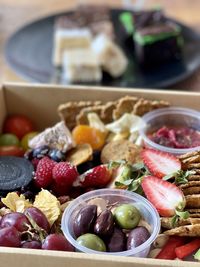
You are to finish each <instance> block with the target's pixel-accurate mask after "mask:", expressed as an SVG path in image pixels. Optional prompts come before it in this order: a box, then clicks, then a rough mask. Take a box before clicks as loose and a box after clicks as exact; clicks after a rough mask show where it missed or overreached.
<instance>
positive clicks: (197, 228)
mask: <svg viewBox="0 0 200 267" xmlns="http://www.w3.org/2000/svg"><path fill="white" fill-rule="evenodd" d="M164 234H166V235H178V236H190V237H193V236H194V237H197V236H200V224H194V225H184V226H180V227H176V228H174V229H171V230H168V231H165V232H164Z"/></svg>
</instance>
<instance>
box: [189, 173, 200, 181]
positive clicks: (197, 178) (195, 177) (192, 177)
mask: <svg viewBox="0 0 200 267" xmlns="http://www.w3.org/2000/svg"><path fill="white" fill-rule="evenodd" d="M187 179H188V181H200V175H198V174H192V175H190V176H189V177H188V178H187Z"/></svg>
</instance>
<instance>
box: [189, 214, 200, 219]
mask: <svg viewBox="0 0 200 267" xmlns="http://www.w3.org/2000/svg"><path fill="white" fill-rule="evenodd" d="M190 218H200V213H193V214H190Z"/></svg>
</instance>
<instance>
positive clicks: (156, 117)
mask: <svg viewBox="0 0 200 267" xmlns="http://www.w3.org/2000/svg"><path fill="white" fill-rule="evenodd" d="M142 119H143V120H144V121H145V123H146V126H145V127H143V128H142V129H140V133H139V134H140V136H141V138H142V140H143V142H144V145H145V146H147V147H150V148H153V149H156V150H160V151H164V152H168V153H172V154H174V155H182V154H185V153H188V152H192V151H195V150H200V146H198V147H191V148H171V147H166V146H162V145H159V144H157V143H155V142H153V141H152V140H151V139H149V138H148V134H149V133H152V132H155V131H157V130H158V129H160V128H161V127H163V126H168V127H187V128H192V129H194V130H197V131H200V112H198V111H196V110H193V109H188V108H181V107H169V108H161V109H157V110H155V111H151V112H148V113H146V114H145V115H144V116H143V117H142Z"/></svg>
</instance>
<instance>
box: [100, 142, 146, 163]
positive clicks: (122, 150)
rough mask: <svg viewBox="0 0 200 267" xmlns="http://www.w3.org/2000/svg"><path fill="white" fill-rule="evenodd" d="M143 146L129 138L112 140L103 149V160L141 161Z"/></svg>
mask: <svg viewBox="0 0 200 267" xmlns="http://www.w3.org/2000/svg"><path fill="white" fill-rule="evenodd" d="M140 152H141V148H140V147H139V146H137V145H135V144H133V143H132V142H130V141H128V140H118V141H112V142H110V143H108V144H107V145H105V146H104V148H103V149H102V151H101V162H102V163H104V164H105V163H108V162H110V161H118V160H126V161H127V162H129V163H136V162H140V161H141V158H140Z"/></svg>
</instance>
